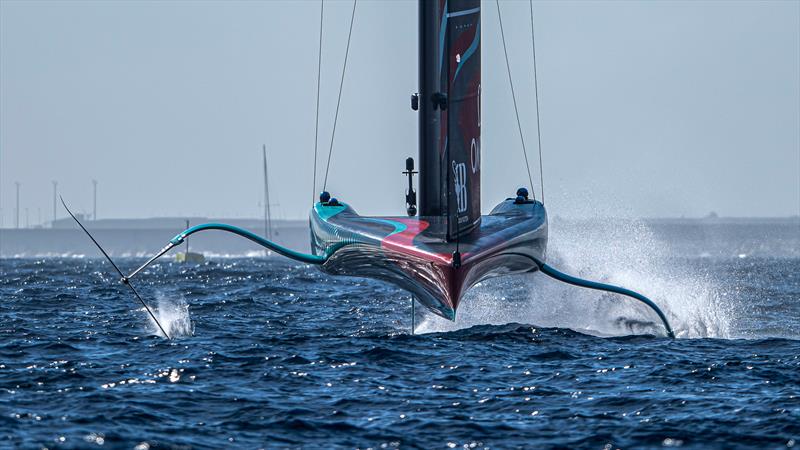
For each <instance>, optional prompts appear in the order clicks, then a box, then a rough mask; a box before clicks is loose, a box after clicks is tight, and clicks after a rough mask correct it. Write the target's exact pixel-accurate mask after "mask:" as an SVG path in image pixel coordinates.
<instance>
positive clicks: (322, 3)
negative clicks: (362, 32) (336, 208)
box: [311, 0, 325, 205]
mask: <svg viewBox="0 0 800 450" xmlns="http://www.w3.org/2000/svg"><path fill="white" fill-rule="evenodd" d="M324 12H325V0H320V2H319V53H318V55H317V111H316V114H315V117H314V174H313V175H312V179H311V183H312V186H311V204H312V205H313V204H314V202H315V201H316V198H317V143H318V142H319V83H320V78H321V76H320V75H321V74H322V19H323V17H324V16H323V13H324Z"/></svg>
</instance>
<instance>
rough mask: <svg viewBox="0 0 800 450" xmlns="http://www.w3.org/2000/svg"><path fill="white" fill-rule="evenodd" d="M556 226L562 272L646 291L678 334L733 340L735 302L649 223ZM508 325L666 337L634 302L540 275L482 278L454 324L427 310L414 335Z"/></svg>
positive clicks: (553, 249)
mask: <svg viewBox="0 0 800 450" xmlns="http://www.w3.org/2000/svg"><path fill="white" fill-rule="evenodd" d="M551 231H552V232H553V233H552V234H551V237H550V244H549V251H548V263H550V264H551V265H553V266H554V267H557V268H558V269H559V270H563V271H564V272H567V273H569V274H572V275H575V276H578V277H580V278H585V279H589V280H595V281H599V282H602V283H609V284H613V285H617V286H623V287H625V288H628V289H632V290H634V291H637V292H641V293H643V294H644V295H646V296H647V297H649V298H650V299H651V300H653V301H654V302H655V303H656V304H657V305H658V306H659V307H660V308H661V309H662V310H663V311H664V313H665V314H666V316H667V318H668V319H669V321H670V323H671V324H672V327H673V329H674V331H675V335H676V337H679V338H707V337H712V338H731V337H734V336H733V335H732V333H733V330H732V324H733V322H734V318H735V317H736V313H737V311H736V305H735V304H733V303H731V301H726V299H725V297H726V295H725V293H724V292H722V293H720V290H719V289H717V288H716V287H715V283H714V280H713V279H711V277H710V276H707V275H704V274H700V273H696V272H692V271H690V270H689V269H686V268H683V267H681V266H680V265H679V264H676V262H675V261H676V259H675V258H674V257H672V256H671V255H670V252H669V243H668V242H664V241H662V240H659V239H657V238H656V237H655V236H654V234H653V233H652V231H651V230H650V229H649V228H648V227H647V225H646V224H645V223H643V222H641V221H636V220H626V221H622V222H620V221H613V222H610V221H607V220H605V221H601V220H592V221H581V222H572V223H559V224H558V226H555V227H551ZM511 322H520V323H529V324H534V325H536V326H541V327H558V328H570V329H573V330H576V331H580V332H584V333H589V334H595V335H600V336H619V335H630V334H654V335H663V334H664V330H663V326H662V325H661V323H660V321H659V320H658V317H657V316H656V315H655V313H653V312H652V311H651V310H650V309H648V308H647V307H646V306H645V305H643V304H640V303H639V302H637V301H635V300H632V299H629V298H626V297H623V296H620V295H616V294H612V293H608V292H600V291H594V290H589V289H582V288H578V287H574V286H569V285H565V284H564V283H561V282H558V281H555V280H552V279H549V278H548V277H545V276H543V275H542V274H538V273H537V274H530V275H524V276H516V277H504V278H500V279H496V280H489V281H488V282H484V283H481V284H480V285H478V286H476V287H475V288H474V289H473V290H472V291H471V292H470V293H468V295H467V296H466V297H465V298H464V299H463V301H462V304H461V306H460V307H459V311H458V317H457V319H456V321H455V322H449V321H447V320H444V319H441V318H439V317H436V316H434V315H432V314H426V315H425V317H423V318H420V319H418V324H419V325H418V327H417V332H419V333H426V332H441V331H453V330H458V329H462V328H467V327H471V326H474V325H480V324H492V325H501V324H506V323H511Z"/></svg>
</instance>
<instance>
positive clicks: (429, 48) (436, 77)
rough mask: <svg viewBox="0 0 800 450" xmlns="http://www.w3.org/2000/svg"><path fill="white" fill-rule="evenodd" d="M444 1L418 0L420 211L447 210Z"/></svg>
mask: <svg viewBox="0 0 800 450" xmlns="http://www.w3.org/2000/svg"><path fill="white" fill-rule="evenodd" d="M443 12H444V11H443V5H442V2H441V1H439V0H420V2H419V98H420V101H419V172H420V177H419V196H420V199H419V214H420V216H444V215H446V214H447V203H446V193H445V192H442V189H441V188H442V184H441V182H440V179H441V175H442V163H441V158H440V157H439V151H440V148H442V147H443V146H444V141H443V139H444V136H443V134H442V130H441V129H442V113H441V109H440V108H439V106H440V105H439V104H438V103H436V102H435V101H434V99H435V98H441V97H437V96H436V94H442V92H441V91H442V89H441V71H440V69H441V64H440V49H439V45H438V40H439V39H438V37H439V34H440V32H439V31H440V28H441V25H442V14H443Z"/></svg>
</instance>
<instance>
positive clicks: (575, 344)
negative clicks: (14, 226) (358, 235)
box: [0, 224, 800, 449]
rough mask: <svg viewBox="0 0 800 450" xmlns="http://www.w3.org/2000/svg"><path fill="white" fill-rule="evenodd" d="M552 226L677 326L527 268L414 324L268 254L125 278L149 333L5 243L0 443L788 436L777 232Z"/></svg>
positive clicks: (384, 296) (365, 294)
mask: <svg viewBox="0 0 800 450" xmlns="http://www.w3.org/2000/svg"><path fill="white" fill-rule="evenodd" d="M630 227H633V228H630ZM553 228H554V230H553V233H554V234H553V238H552V242H551V252H550V253H551V255H550V260H551V262H553V263H554V265H556V266H557V267H561V268H563V269H564V270H568V271H570V272H572V273H575V274H576V275H580V276H585V277H591V278H595V279H602V280H604V281H607V282H613V283H619V284H622V285H625V286H626V287H630V288H633V289H638V290H641V291H642V292H643V293H645V294H646V295H649V296H650V297H651V298H652V299H653V300H654V301H656V302H657V303H659V304H661V305H663V308H664V310H665V312H666V314H667V316H668V317H669V319H670V320H671V321H672V322H673V327H674V328H675V329H676V332H677V334H678V335H679V339H677V340H674V341H672V340H669V339H665V338H663V337H661V336H660V335H661V329H660V327H659V326H658V323H657V322H655V320H656V318H655V317H654V316H653V315H652V314H650V313H649V312H648V311H647V310H645V309H642V308H640V307H639V306H637V305H635V304H632V303H631V301H630V300H626V299H623V298H620V297H617V296H613V295H610V294H602V293H598V292H593V291H585V290H580V289H578V288H574V287H569V286H565V285H560V284H558V283H555V282H552V281H550V280H546V279H544V278H543V277H542V275H540V274H534V275H528V276H520V277H512V278H508V279H500V280H496V281H494V282H490V283H485V284H483V285H481V286H478V287H477V288H476V289H475V290H474V291H473V292H472V294H471V295H470V298H468V299H467V300H466V301H465V304H464V309H463V310H461V311H459V314H460V316H459V320H458V321H457V322H456V323H449V322H447V321H443V320H441V319H438V318H433V317H429V316H423V315H422V314H419V315H418V317H417V319H416V321H417V332H418V334H416V335H411V334H410V332H409V328H410V323H411V318H410V314H411V308H410V297H409V296H408V295H407V294H405V293H404V292H402V291H399V290H397V289H394V288H392V287H390V286H387V285H385V284H382V283H378V282H372V281H366V280H361V279H355V278H330V277H328V276H326V275H324V274H322V273H320V272H318V271H317V270H316V269H314V268H313V267H309V266H305V265H302V264H296V263H293V262H290V261H286V260H284V259H280V258H277V257H275V258H272V257H270V258H211V260H210V261H209V262H207V263H205V264H203V265H199V266H185V265H177V264H173V263H170V262H168V261H165V262H164V263H162V264H160V265H157V266H154V267H153V268H152V269H151V270H149V271H148V272H147V273H145V274H143V275H142V276H141V278H140V279H138V280H136V284H137V287H138V288H139V290H140V291H141V292H142V294H143V295H144V296H145V298H146V299H148V301H149V302H150V303H151V305H153V306H154V308H156V309H157V310H158V311H157V314H158V315H159V316H160V319H161V320H162V321H163V322H164V323H166V324H167V325H168V327H169V331H170V333H171V334H173V335H175V336H177V339H175V340H172V341H166V340H163V339H161V338H159V337H157V336H156V335H155V329H154V327H153V325H152V324H151V323H150V322H149V320H148V319H147V317H146V314H145V312H144V311H143V310H142V309H141V308H140V307H138V305H137V304H136V303H135V302H134V300H133V299H132V298H131V296H130V295H129V294H128V292H126V291H125V290H124V288H123V287H121V286H120V285H119V284H118V283H116V279H115V277H114V276H112V272H111V271H110V270H109V269H110V268H109V266H108V264H106V263H105V262H103V261H102V260H99V259H94V258H61V259H6V260H2V261H0V264H2V274H1V276H0V447H9V448H12V447H13V448H16V447H23V448H40V447H48V448H91V447H97V446H103V447H110V448H129V449H133V448H136V449H147V448H150V449H154V448H174V447H191V448H220V447H244V448H257V447H275V446H289V447H311V448H320V447H323V448H327V447H360V448H365V447H373V448H380V447H401V448H486V447H493V448H514V447H525V448H530V447H587V448H617V447H621V448H630V447H637V448H640V447H662V446H682V447H689V448H709V447H719V448H722V447H725V448H731V447H752V448H786V447H792V446H796V445H797V446H800V341H798V338H800V254H799V253H800V250H798V246H797V242H798V240H800V236H798V234H800V233H797V232H798V229H797V228H796V227H789V228H788V229H786V228H785V227H784V228H781V229H780V230H777V231H776V230H774V229H772V228H770V227H762V229H761V230H760V232H759V233H760V235H757V236H756V237H753V232H752V230H750V231H747V230H744V231H742V230H739V231H735V230H734V232H732V234H731V235H730V236H729V235H727V234H725V236H727V237H726V239H727V244H724V245H721V244H719V240H718V239H717V240H713V239H711V240H709V239H702V238H698V237H697V233H694V232H692V231H691V230H689V231H687V230H686V229H678V230H661V231H658V230H656V231H653V230H651V229H649V228H648V227H645V226H644V225H641V224H639V225H636V224H633V225H629V228H627V229H624V230H617V231H613V230H609V229H606V230H605V231H602V230H601V231H596V234H593V233H592V232H589V231H587V229H583V230H581V229H573V230H572V231H570V230H565V231H561V232H560V234H559V231H558V229H557V228H556V227H553ZM678 228H680V227H678ZM592 230H596V229H595V228H592ZM695 231H696V230H695ZM737 232H738V233H740V234H742V236H738V235H737ZM659 233H660V234H659ZM701 235H702V233H701ZM712 235H713V236H718V235H717V234H713V233H712ZM758 236H760V237H758ZM701 237H702V236H701ZM748 238H749V239H750V240H749V241H748ZM759 239H760V241H759ZM754 242H755V244H754ZM758 242H761V244H758ZM770 246H772V247H774V248H772V247H770ZM745 247H746V248H745ZM139 262H141V259H132V258H130V259H120V261H119V263H120V265H122V266H123V267H125V268H127V269H130V268H133V267H134V266H136V265H137V264H138V263H139ZM420 309H421V308H417V311H418V312H419V311H420Z"/></svg>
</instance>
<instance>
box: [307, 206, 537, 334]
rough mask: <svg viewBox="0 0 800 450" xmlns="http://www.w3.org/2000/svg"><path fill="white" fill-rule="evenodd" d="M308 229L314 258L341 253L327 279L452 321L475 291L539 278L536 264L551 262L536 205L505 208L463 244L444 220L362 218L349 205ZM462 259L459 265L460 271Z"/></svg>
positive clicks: (322, 210)
mask: <svg viewBox="0 0 800 450" xmlns="http://www.w3.org/2000/svg"><path fill="white" fill-rule="evenodd" d="M310 222H311V248H312V251H313V252H314V253H315V254H317V255H320V254H324V253H325V252H326V250H329V249H331V248H332V247H333V246H341V248H339V249H338V250H336V251H335V252H334V253H333V254H332V255H331V256H330V258H328V260H327V261H326V262H325V263H324V264H323V265H322V266H321V268H322V270H323V271H325V272H326V273H330V274H334V275H348V276H358V277H369V278H375V279H380V280H384V281H388V282H390V283H393V284H395V285H397V286H399V287H401V288H403V289H405V290H407V291H409V292H411V293H412V294H413V295H414V296H415V297H416V299H417V300H418V301H419V302H420V303H422V304H423V305H425V306H426V307H427V308H429V309H430V310H431V311H433V312H434V313H436V314H438V315H440V316H442V317H445V318H447V319H450V320H454V319H455V315H456V311H457V309H458V305H459V303H460V301H461V298H462V296H463V294H464V293H465V291H467V290H468V289H469V288H470V287H472V286H474V285H475V284H476V283H478V282H480V281H482V280H485V279H487V278H490V277H496V276H501V275H509V274H516V273H524V272H533V271H536V270H537V267H536V265H535V264H534V263H533V262H532V261H531V259H530V257H533V258H536V259H538V260H540V261H544V260H545V259H546V258H545V253H546V250H547V214H546V212H545V208H544V206H543V205H542V204H541V203H539V202H537V201H529V202H525V203H515V202H514V201H513V200H506V201H504V202H502V203H500V204H499V205H497V207H495V208H494V210H493V211H492V212H491V213H490V214H489V215H487V216H483V217H482V218H481V222H480V226H479V227H478V228H476V229H475V230H473V231H472V232H471V233H469V234H467V235H465V236H463V237H461V238H460V239H459V241H458V242H456V241H447V240H445V239H443V238H442V236H443V235H445V234H446V233H445V230H446V228H447V223H446V220H445V219H444V218H441V217H363V216H359V215H358V214H357V213H356V212H355V211H354V210H353V209H352V208H351V207H349V206H348V205H345V204H339V205H336V206H330V205H327V204H322V203H317V204H316V205H315V206H314V208H313V210H312V211H311V216H310ZM456 251H458V252H459V254H460V260H461V261H460V264H458V262H457V261H456V263H455V264H454V252H456ZM458 259H459V258H458V257H456V260H458Z"/></svg>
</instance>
